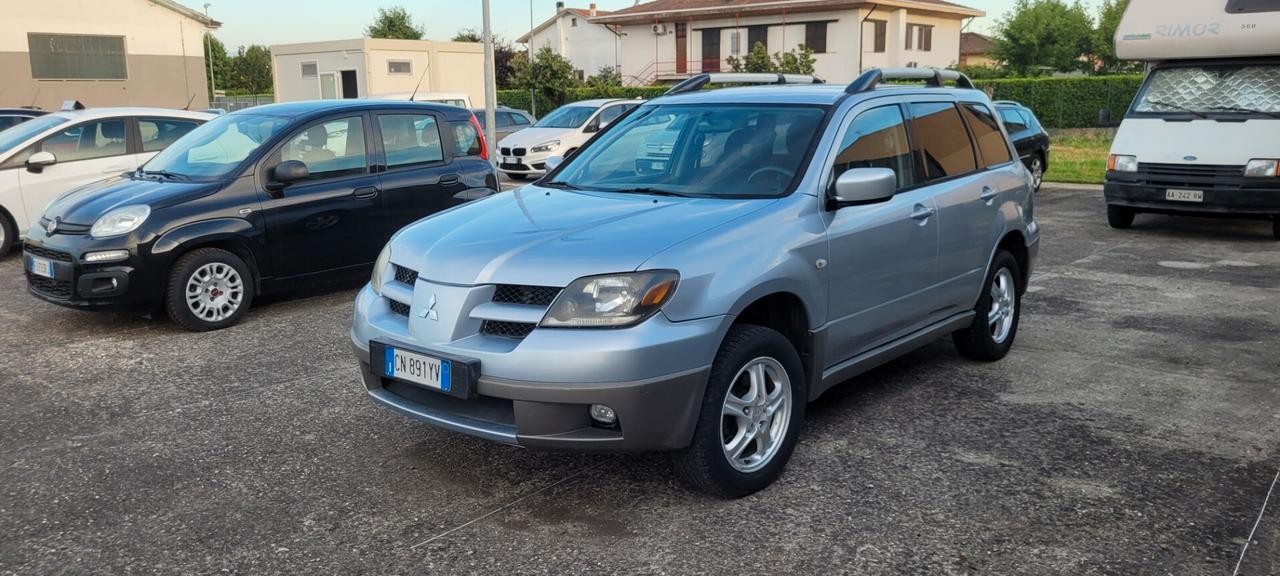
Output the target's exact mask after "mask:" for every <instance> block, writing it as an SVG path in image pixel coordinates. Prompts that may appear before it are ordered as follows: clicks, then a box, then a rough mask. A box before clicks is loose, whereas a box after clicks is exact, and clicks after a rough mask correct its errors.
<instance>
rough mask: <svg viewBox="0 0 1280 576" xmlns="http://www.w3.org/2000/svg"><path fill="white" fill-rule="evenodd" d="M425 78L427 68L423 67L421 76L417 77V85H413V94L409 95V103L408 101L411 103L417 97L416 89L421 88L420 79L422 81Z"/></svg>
mask: <svg viewBox="0 0 1280 576" xmlns="http://www.w3.org/2000/svg"><path fill="white" fill-rule="evenodd" d="M426 77H427V68H426V67H425V66H424V67H423V68H422V75H421V76H418V83H417V84H416V85H414V87H413V94H410V95H409V101H410V102H413V99H414V98H415V97H417V95H418V88H421V87H422V79H423V78H426Z"/></svg>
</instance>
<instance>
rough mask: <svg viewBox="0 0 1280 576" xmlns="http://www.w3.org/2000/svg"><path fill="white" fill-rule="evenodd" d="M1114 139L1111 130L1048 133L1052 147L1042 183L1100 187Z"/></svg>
mask: <svg viewBox="0 0 1280 576" xmlns="http://www.w3.org/2000/svg"><path fill="white" fill-rule="evenodd" d="M1115 135H1116V131H1115V129H1113V128H1071V129H1061V130H1050V131H1049V137H1050V138H1051V139H1052V144H1051V146H1050V148H1049V171H1048V172H1047V173H1045V175H1044V180H1045V182H1070V183H1075V184H1102V180H1103V178H1104V177H1105V176H1106V173H1107V153H1108V152H1109V151H1110V150H1111V140H1113V139H1114V138H1115Z"/></svg>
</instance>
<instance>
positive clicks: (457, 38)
mask: <svg viewBox="0 0 1280 576" xmlns="http://www.w3.org/2000/svg"><path fill="white" fill-rule="evenodd" d="M451 40H452V41H454V42H484V35H482V34H480V33H479V32H476V29H475V28H463V29H461V30H459V31H458V33H457V34H454V35H453V38H452V39H451ZM494 43H495V44H496V43H497V41H496V40H495V41H494Z"/></svg>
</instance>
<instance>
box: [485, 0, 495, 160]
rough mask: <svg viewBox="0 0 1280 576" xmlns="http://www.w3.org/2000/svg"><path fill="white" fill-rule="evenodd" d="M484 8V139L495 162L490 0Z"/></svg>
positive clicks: (491, 158) (490, 156) (486, 1)
mask: <svg viewBox="0 0 1280 576" xmlns="http://www.w3.org/2000/svg"><path fill="white" fill-rule="evenodd" d="M482 6H483V10H484V38H483V40H484V132H485V134H484V139H485V142H488V143H489V150H490V152H489V162H490V163H495V162H497V160H498V156H497V155H496V154H494V153H493V150H496V148H495V146H497V145H498V139H497V132H496V126H497V124H498V122H497V110H496V108H497V105H498V87H497V86H495V78H494V73H493V31H492V30H490V29H489V0H484V2H483V3H482Z"/></svg>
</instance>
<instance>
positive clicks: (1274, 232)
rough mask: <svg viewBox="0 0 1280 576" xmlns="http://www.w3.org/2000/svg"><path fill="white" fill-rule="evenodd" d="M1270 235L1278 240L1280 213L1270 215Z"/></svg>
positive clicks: (1279, 234)
mask: <svg viewBox="0 0 1280 576" xmlns="http://www.w3.org/2000/svg"><path fill="white" fill-rule="evenodd" d="M1271 237H1272V238H1275V239H1276V240H1280V214H1278V215H1276V216H1272V217H1271Z"/></svg>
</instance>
